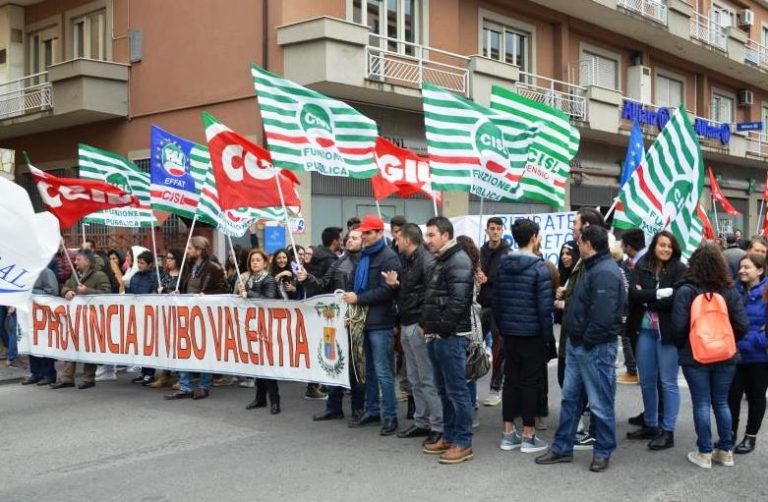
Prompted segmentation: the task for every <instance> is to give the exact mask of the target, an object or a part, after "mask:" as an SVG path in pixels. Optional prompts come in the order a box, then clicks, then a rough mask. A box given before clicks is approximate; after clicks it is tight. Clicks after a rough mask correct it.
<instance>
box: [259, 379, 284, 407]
mask: <svg viewBox="0 0 768 502" xmlns="http://www.w3.org/2000/svg"><path fill="white" fill-rule="evenodd" d="M267 395H269V402H270V403H272V404H275V403H280V394H279V393H278V389H277V380H272V379H271V378H257V379H256V400H257V401H266V399H267Z"/></svg>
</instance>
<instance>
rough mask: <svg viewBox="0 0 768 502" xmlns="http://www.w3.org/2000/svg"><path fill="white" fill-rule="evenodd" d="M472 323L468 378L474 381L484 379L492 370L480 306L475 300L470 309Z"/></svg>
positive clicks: (468, 348) (468, 354) (468, 353)
mask: <svg viewBox="0 0 768 502" xmlns="http://www.w3.org/2000/svg"><path fill="white" fill-rule="evenodd" d="M470 321H471V324H472V331H471V333H470V335H469V347H467V363H466V378H467V380H473V381H474V380H479V379H481V378H483V377H484V376H485V375H486V374H487V373H488V372H489V371H490V370H491V357H490V355H489V354H488V352H486V351H485V344H484V343H483V328H482V323H481V322H480V304H478V303H477V302H476V301H474V300H473V301H472V305H471V307H470Z"/></svg>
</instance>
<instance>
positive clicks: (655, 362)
mask: <svg viewBox="0 0 768 502" xmlns="http://www.w3.org/2000/svg"><path fill="white" fill-rule="evenodd" d="M636 357H637V367H638V370H639V372H640V388H641V390H642V393H643V406H644V407H645V413H644V418H643V420H644V421H645V425H647V426H648V427H658V426H659V422H658V420H659V390H658V381H659V380H661V389H662V392H663V396H661V398H662V399H663V400H664V419H663V420H662V423H661V428H662V429H664V430H665V431H669V432H673V431H674V430H675V424H676V423H677V414H678V412H679V411H680V388H679V387H678V386H677V373H678V368H679V367H678V364H677V347H675V346H674V345H664V344H662V343H661V338H660V336H659V334H658V332H657V331H654V330H650V329H641V330H640V336H639V337H638V339H637V354H636Z"/></svg>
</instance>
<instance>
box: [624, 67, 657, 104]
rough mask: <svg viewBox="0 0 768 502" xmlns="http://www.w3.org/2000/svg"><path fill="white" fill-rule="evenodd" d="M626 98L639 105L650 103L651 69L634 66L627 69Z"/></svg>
mask: <svg viewBox="0 0 768 502" xmlns="http://www.w3.org/2000/svg"><path fill="white" fill-rule="evenodd" d="M627 97H628V98H629V99H632V100H634V101H639V102H640V103H650V102H651V69H650V68H648V67H647V66H642V65H635V66H630V67H629V68H627Z"/></svg>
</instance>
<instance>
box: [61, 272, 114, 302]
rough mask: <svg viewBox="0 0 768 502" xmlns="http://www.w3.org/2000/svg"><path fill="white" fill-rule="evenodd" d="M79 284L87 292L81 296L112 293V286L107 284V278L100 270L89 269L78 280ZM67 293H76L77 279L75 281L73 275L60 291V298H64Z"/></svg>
mask: <svg viewBox="0 0 768 502" xmlns="http://www.w3.org/2000/svg"><path fill="white" fill-rule="evenodd" d="M80 282H82V283H83V286H85V287H86V288H88V290H87V291H86V292H85V293H82V294H86V295H102V294H110V293H111V292H112V285H111V284H110V283H109V278H108V277H107V274H105V273H104V272H102V271H101V270H93V269H90V270H89V271H88V272H87V273H86V274H85V275H84V276H83V277H81V278H80ZM69 291H74V292H75V293H77V279H75V276H74V275H73V276H71V277H70V278H69V279H67V283H66V284H64V287H63V288H62V290H61V296H66V295H67V293H68V292H69ZM78 294H80V293H78Z"/></svg>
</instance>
